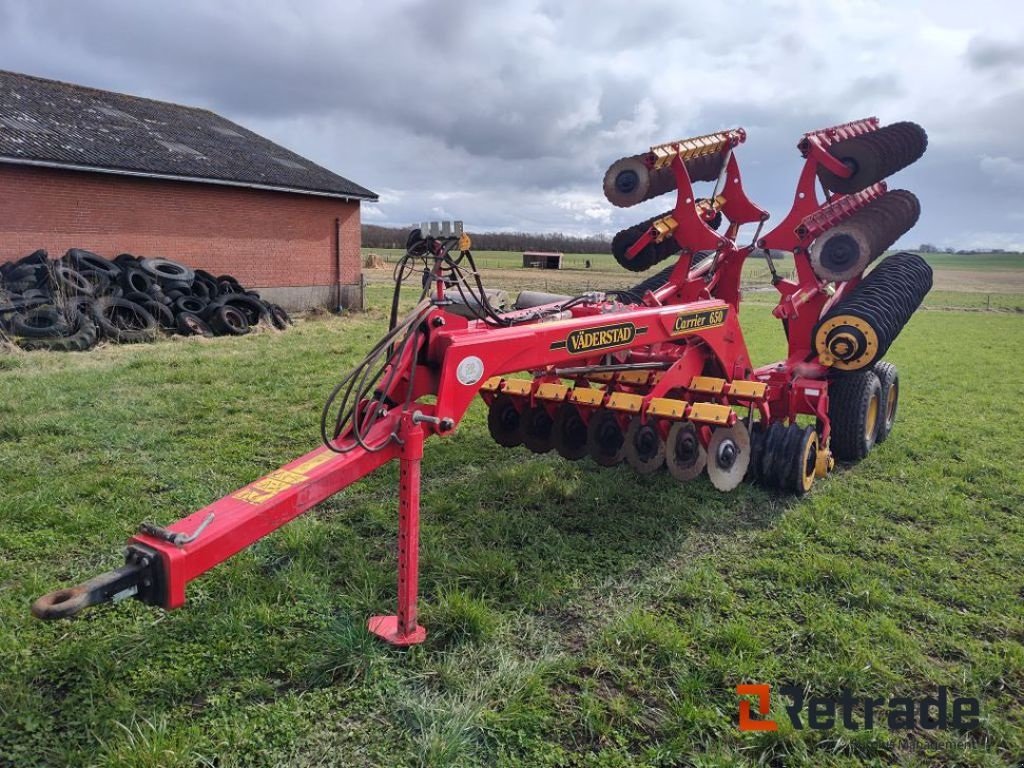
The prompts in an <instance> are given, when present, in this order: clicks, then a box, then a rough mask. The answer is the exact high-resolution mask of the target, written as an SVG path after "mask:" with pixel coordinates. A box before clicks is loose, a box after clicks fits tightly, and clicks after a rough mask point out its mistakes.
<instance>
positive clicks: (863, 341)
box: [814, 253, 932, 371]
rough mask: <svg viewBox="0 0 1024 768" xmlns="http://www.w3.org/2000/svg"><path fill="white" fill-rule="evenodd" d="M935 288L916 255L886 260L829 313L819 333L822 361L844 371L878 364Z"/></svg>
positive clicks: (816, 337)
mask: <svg viewBox="0 0 1024 768" xmlns="http://www.w3.org/2000/svg"><path fill="white" fill-rule="evenodd" d="M931 288H932V269H931V267H929V266H928V263H927V262H926V261H925V260H924V259H922V258H921V257H920V256H918V255H917V254H914V253H897V254H894V255H892V256H890V257H888V258H887V259H885V260H883V261H882V262H881V263H880V264H879V265H878V266H877V267H876V268H875V269H874V270H873V271H872V272H871V274H870V275H868V276H867V277H866V278H864V279H863V280H862V281H861V282H860V284H858V285H857V286H856V287H855V288H853V290H851V291H849V292H847V293H846V294H844V295H843V297H842V299H841V300H840V301H839V302H837V303H836V305H835V306H833V307H832V308H831V309H829V311H828V312H826V313H825V314H824V315H823V316H822V318H821V320H820V322H819V323H818V326H817V328H816V329H815V331H814V348H815V350H816V351H817V353H818V358H819V359H820V360H821V361H822V362H823V363H824V364H825V365H830V366H833V367H835V368H836V369H837V370H839V371H859V370H862V369H864V368H868V367H870V366H872V365H874V364H875V363H876V362H877V361H879V360H880V359H881V358H882V356H883V355H884V354H885V353H886V352H887V351H888V349H889V347H890V346H891V345H892V343H893V342H894V341H895V340H896V337H897V336H898V335H899V333H900V331H902V330H903V327H904V326H905V325H906V324H907V322H908V321H909V320H910V317H911V315H913V314H914V312H916V311H917V308H918V307H919V306H921V302H922V301H923V300H924V297H925V296H926V295H927V293H928V291H930V290H931Z"/></svg>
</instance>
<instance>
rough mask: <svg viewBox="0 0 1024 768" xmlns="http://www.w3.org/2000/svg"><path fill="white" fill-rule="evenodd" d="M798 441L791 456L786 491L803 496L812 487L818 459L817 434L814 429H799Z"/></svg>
mask: <svg viewBox="0 0 1024 768" xmlns="http://www.w3.org/2000/svg"><path fill="white" fill-rule="evenodd" d="M797 429H800V441H799V442H798V443H797V449H796V453H795V455H794V456H793V466H792V467H791V469H790V476H789V478H788V479H787V485H786V489H785V490H787V491H792V492H793V493H795V494H796V495H797V496H803V495H804V494H805V493H807V492H808V491H809V490H811V486H813V485H814V479H815V474H814V473H815V463H816V461H817V458H818V450H817V449H818V433H817V432H816V431H815V429H814V427H810V426H808V427H804V428H802V429H801V428H800V427H797Z"/></svg>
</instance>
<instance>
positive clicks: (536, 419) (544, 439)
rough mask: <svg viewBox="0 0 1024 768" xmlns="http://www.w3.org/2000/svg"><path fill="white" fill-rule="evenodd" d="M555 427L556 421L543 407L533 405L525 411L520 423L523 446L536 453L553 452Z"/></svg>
mask: <svg viewBox="0 0 1024 768" xmlns="http://www.w3.org/2000/svg"><path fill="white" fill-rule="evenodd" d="M553 425H554V420H553V419H552V418H551V414H549V413H548V411H547V409H546V408H545V407H544V406H543V405H533V406H530V407H528V408H525V409H523V412H522V414H521V417H520V422H519V430H520V432H521V434H522V437H523V445H525V446H526V447H527V448H529V449H530V450H531V451H533V452H534V453H547V452H548V451H550V450H551V427H552V426H553Z"/></svg>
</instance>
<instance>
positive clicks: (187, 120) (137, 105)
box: [0, 70, 377, 200]
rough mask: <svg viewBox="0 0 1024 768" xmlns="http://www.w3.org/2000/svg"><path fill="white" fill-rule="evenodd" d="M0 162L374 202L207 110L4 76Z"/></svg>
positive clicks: (349, 184)
mask: <svg viewBox="0 0 1024 768" xmlns="http://www.w3.org/2000/svg"><path fill="white" fill-rule="evenodd" d="M0 162H8V163H27V164H36V165H46V166H55V167H60V168H71V169H77V170H86V171H99V172H107V173H120V174H129V175H143V176H156V177H161V178H173V179H182V180H187V181H197V182H206V183H213V184H229V185H235V186H252V187H260V188H266V189H276V190H282V191H288V192H295V193H298V194H313V195H327V196H331V197H342V198H352V199H359V200H376V199H377V195H376V194H374V193H373V192H371V191H370V190H368V189H366V188H365V187H361V186H360V185H358V184H356V183H355V182H352V181H349V180H348V179H346V178H343V177H341V176H339V175H337V174H336V173H332V172H331V171H329V170H327V169H326V168H323V167H321V166H319V165H317V164H316V163H313V162H311V161H310V160H307V159H306V158H304V157H302V156H301V155H297V154H295V153H294V152H292V151H290V150H287V149H285V148H284V147H282V146H280V145H279V144H275V143H274V142H272V141H270V140H269V139H265V138H263V137H262V136H260V135H258V134H256V133H253V132H252V131H250V130H248V129H246V128H243V127H242V126H240V125H237V124H236V123H233V122H231V121H230V120H225V119H224V118H223V117H221V116H220V115H217V114H214V113H213V112H210V111H209V110H206V109H197V108H195V107H184V106H181V105H180V104H170V103H167V102H163V101H153V100H152V99H143V98H139V97H137V96H128V95H126V94H122V93H114V92H111V91H100V90H96V89H94V88H86V87H83V86H79V85H71V84H68V83H62V82H58V81H56V80H44V79H42V78H38V77H32V76H30V75H21V74H17V73H15V72H5V71H2V70H0Z"/></svg>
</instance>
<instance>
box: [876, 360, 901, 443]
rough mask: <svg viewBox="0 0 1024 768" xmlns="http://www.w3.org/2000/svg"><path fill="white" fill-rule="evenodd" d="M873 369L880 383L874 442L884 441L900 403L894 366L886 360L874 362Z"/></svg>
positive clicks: (898, 384) (898, 379)
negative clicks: (880, 390)
mask: <svg viewBox="0 0 1024 768" xmlns="http://www.w3.org/2000/svg"><path fill="white" fill-rule="evenodd" d="M874 370H875V375H876V376H877V377H878V381H879V383H880V384H881V385H882V396H881V398H880V399H879V401H878V436H877V437H876V438H875V442H876V443H884V442H885V439H886V438H887V437H889V433H890V432H892V428H893V426H894V425H895V424H896V411H897V410H898V409H899V404H900V374H899V371H897V370H896V366H895V365H893V364H892V363H890V362H888V361H886V360H882V361H880V362H877V363H875V369H874ZM890 402H891V408H890Z"/></svg>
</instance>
